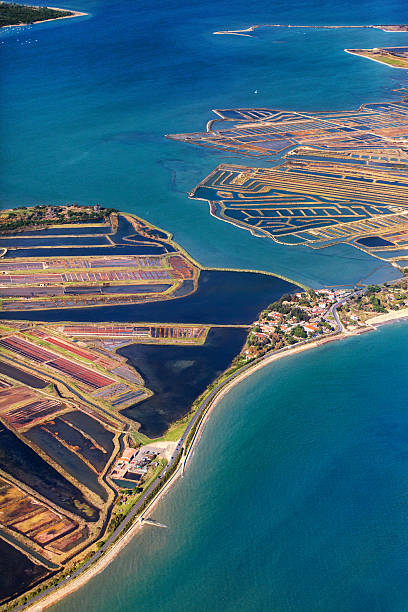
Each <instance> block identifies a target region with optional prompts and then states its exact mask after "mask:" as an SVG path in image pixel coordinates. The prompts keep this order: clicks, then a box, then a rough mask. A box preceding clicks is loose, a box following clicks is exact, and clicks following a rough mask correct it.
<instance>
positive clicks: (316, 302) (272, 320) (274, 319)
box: [244, 289, 350, 357]
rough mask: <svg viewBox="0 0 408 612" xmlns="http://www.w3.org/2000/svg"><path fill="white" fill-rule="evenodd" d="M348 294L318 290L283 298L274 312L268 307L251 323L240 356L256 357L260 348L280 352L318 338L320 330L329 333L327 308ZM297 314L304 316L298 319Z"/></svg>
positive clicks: (331, 290)
mask: <svg viewBox="0 0 408 612" xmlns="http://www.w3.org/2000/svg"><path fill="white" fill-rule="evenodd" d="M349 293H350V292H349V291H347V290H346V289H321V290H318V291H311V292H303V293H296V294H294V295H293V296H287V297H288V299H284V300H280V301H279V302H277V303H275V304H276V308H277V309H274V307H273V305H271V306H270V307H269V308H268V309H266V310H265V311H264V312H263V313H262V314H261V316H260V319H259V321H255V323H254V326H253V328H252V334H251V335H250V336H249V342H248V345H247V346H246V347H245V349H244V354H245V355H246V356H247V357H256V356H258V355H259V352H260V346H261V347H264V348H265V347H268V348H269V347H270V346H271V345H272V346H274V347H275V348H282V347H283V346H285V345H287V344H291V343H293V342H294V341H296V340H301V339H304V338H308V337H312V336H314V335H317V334H320V333H322V331H323V330H324V329H326V330H328V331H330V329H329V327H330V325H329V324H328V322H327V321H326V318H327V315H328V314H329V310H330V307H331V306H332V305H333V304H335V303H336V302H338V301H340V300H341V299H343V298H345V297H346V296H347V295H348V294H349ZM277 305H279V309H278V307H277ZM282 311H283V312H282ZM285 311H288V312H285ZM299 311H301V312H302V315H303V314H304V316H299ZM251 337H252V341H251Z"/></svg>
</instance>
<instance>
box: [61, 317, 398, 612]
mask: <svg viewBox="0 0 408 612" xmlns="http://www.w3.org/2000/svg"><path fill="white" fill-rule="evenodd" d="M407 343H408V324H406V323H402V324H395V325H389V326H384V327H383V328H381V329H380V331H378V332H373V333H370V334H366V335H364V336H358V337H354V338H351V339H348V340H345V341H341V342H338V343H337V344H332V345H329V346H326V347H320V348H318V349H316V350H312V351H311V352H310V353H308V354H307V353H305V354H303V355H298V356H293V357H290V358H288V359H284V360H281V361H280V362H277V363H275V364H272V365H270V366H268V367H266V368H265V369H264V370H262V371H259V372H257V373H255V374H253V375H252V376H251V377H249V378H248V379H247V380H245V381H244V382H243V383H242V384H240V385H238V386H237V387H235V388H234V389H233V390H232V391H231V392H230V393H229V394H228V395H227V396H226V397H225V398H224V399H223V400H222V401H221V402H220V404H219V405H218V406H217V408H216V410H215V412H214V413H213V415H212V416H211V419H210V421H209V424H208V425H207V427H206V430H205V432H204V435H203V437H202V438H201V440H200V443H199V445H198V447H197V449H196V451H195V455H194V457H193V460H192V462H191V464H190V466H189V468H188V470H187V471H186V473H185V476H184V478H183V480H181V481H178V483H177V485H176V486H175V487H174V488H173V489H172V490H171V492H170V493H168V494H167V497H166V498H165V500H164V501H163V502H162V503H161V505H160V506H159V508H158V509H157V510H156V511H155V512H154V513H153V516H154V518H155V519H157V520H159V521H161V522H163V523H165V524H167V525H168V529H158V528H156V527H144V528H143V530H142V532H141V533H140V535H137V536H136V537H135V538H134V539H133V541H132V542H131V543H130V544H129V545H128V546H127V548H125V549H124V550H123V551H122V552H121V553H120V555H119V556H118V557H117V558H116V560H115V561H114V562H113V563H112V564H111V565H110V566H109V567H108V568H107V569H106V570H104V571H103V572H102V573H101V574H100V575H99V576H97V577H96V578H95V579H93V580H92V581H91V582H89V583H88V584H87V585H86V586H85V587H84V588H83V589H81V590H80V591H78V592H77V593H74V594H73V595H72V596H70V597H69V598H67V599H66V600H65V601H63V602H61V603H60V604H58V605H56V606H55V608H53V609H55V611H56V612H80V611H83V610H92V611H93V610H95V611H98V612H112V611H113V610H115V611H118V612H119V611H131V610H137V611H138V612H152V611H154V612H159V611H160V612H190V611H194V612H210V611H211V612H221V611H222V612H259V611H262V612H263V611H265V612H405V611H406V610H408V581H407V571H408V512H407V507H408V470H407V468H408V442H407V440H408V413H407V388H406V376H407V369H408V355H407V350H406V347H407ZM384 364H387V367H384Z"/></svg>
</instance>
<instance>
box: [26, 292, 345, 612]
mask: <svg viewBox="0 0 408 612" xmlns="http://www.w3.org/2000/svg"><path fill="white" fill-rule="evenodd" d="M348 297H349V296H346V297H344V298H343V299H342V300H340V301H339V302H337V303H336V304H334V305H333V306H331V308H330V309H329V311H328V312H329V313H330V314H331V315H333V318H334V320H335V322H336V326H337V329H336V330H335V331H333V332H331V333H330V334H327V335H326V336H325V337H327V336H332V335H335V334H337V333H339V332H341V331H342V329H343V326H342V323H341V321H340V319H339V316H338V314H337V308H338V307H339V306H340V305H341V304H342V303H343V302H344V301H345V300H346V299H347V298H348ZM312 342H316V338H310V339H307V340H302V341H300V342H297V343H296V344H295V345H291V346H288V347H283V348H281V349H278V350H271V351H268V352H267V353H265V355H263V356H262V357H258V358H257V359H254V360H253V361H251V362H250V363H248V364H245V365H243V366H241V367H240V368H238V369H237V370H235V371H234V372H233V373H232V374H230V375H229V376H227V377H226V378H224V379H223V380H222V381H220V382H219V383H218V384H217V385H216V386H215V387H214V389H212V390H211V391H210V392H209V393H208V395H207V396H206V397H205V398H204V400H203V401H202V403H201V407H200V409H199V410H198V411H197V412H196V413H195V414H194V415H193V417H192V419H191V421H190V423H189V424H188V426H187V428H186V430H185V432H184V434H183V435H182V437H181V438H180V440H179V441H178V443H177V446H176V448H175V449H174V451H173V454H172V455H171V457H170V460H169V462H168V464H167V465H166V467H165V468H164V469H163V470H162V472H161V473H160V474H159V475H158V476H157V478H156V479H155V480H154V481H153V482H152V483H151V485H150V486H149V488H148V489H147V490H146V491H145V493H144V494H143V495H142V497H141V498H140V499H139V500H138V501H137V502H136V504H135V505H134V506H133V508H132V509H131V510H130V512H129V514H128V515H127V516H126V517H125V518H124V519H123V521H122V522H121V523H120V524H119V525H118V527H117V528H116V529H115V531H113V533H112V534H111V535H110V536H109V538H108V539H107V540H106V542H105V543H104V544H103V546H101V548H100V549H99V550H98V551H97V552H96V553H95V554H94V555H93V556H92V558H91V559H89V561H87V562H86V563H84V565H82V566H81V567H80V568H78V569H77V570H76V571H74V572H72V574H70V575H69V576H67V577H66V578H64V579H63V580H61V581H60V582H59V583H58V585H55V586H50V587H49V588H48V589H46V590H44V591H43V592H42V593H39V594H38V595H36V596H34V597H33V598H31V599H30V601H29V602H27V603H26V604H21V605H19V606H17V607H16V608H15V610H24V609H27V608H28V607H29V606H33V605H34V604H37V603H39V602H40V601H41V600H42V599H44V598H45V597H47V596H48V595H51V594H52V593H54V592H55V591H56V590H57V589H59V588H61V587H63V586H65V585H67V584H68V583H69V582H70V581H72V580H75V579H76V578H78V577H79V576H81V575H82V574H83V573H84V572H86V571H87V570H88V569H89V568H90V567H91V566H92V565H94V564H95V563H96V562H97V561H98V560H99V559H100V558H101V557H102V556H103V554H104V553H105V552H106V551H107V550H108V549H109V548H110V547H111V546H112V545H113V544H114V542H115V541H116V540H117V538H119V536H120V534H121V532H122V531H123V530H124V529H125V527H126V526H127V525H129V527H130V524H131V523H132V522H133V520H134V519H135V518H136V516H137V515H138V513H139V511H140V509H141V507H142V505H143V504H144V502H145V501H146V499H147V498H149V496H150V495H151V494H152V493H153V492H154V490H155V488H156V487H157V486H158V484H159V483H160V482H161V481H162V479H163V477H164V476H165V475H166V474H167V472H168V471H169V470H170V469H171V468H173V467H174V464H175V462H176V461H177V458H178V456H179V453H180V451H181V450H182V449H183V448H185V447H184V445H185V443H186V441H187V438H188V436H189V434H190V432H191V430H192V429H193V428H194V427H196V426H197V425H198V427H197V429H196V430H195V432H194V435H193V438H192V440H191V443H190V445H189V448H188V449H187V452H186V454H185V458H184V462H183V468H182V470H183V471H184V467H185V465H186V462H187V460H188V458H189V457H190V455H191V453H192V450H193V448H194V443H195V442H196V440H197V438H198V436H199V433H200V432H199V430H200V427H199V422H200V421H201V419H203V418H204V416H205V415H206V413H207V410H208V409H209V408H210V406H211V403H212V402H213V400H214V399H215V398H216V396H217V395H218V394H219V393H220V391H221V390H222V389H223V388H224V387H226V386H227V385H228V384H229V383H230V382H231V381H232V380H233V379H234V378H236V377H237V376H240V375H241V374H243V373H244V372H246V371H248V370H250V369H252V368H253V367H254V366H256V365H258V364H259V363H261V362H262V361H265V360H266V359H267V358H269V357H271V356H272V355H273V356H275V355H277V354H282V353H285V352H288V351H290V350H291V349H293V348H297V347H299V346H303V345H305V344H310V343H312ZM33 369H34V368H33ZM64 384H66V383H64ZM170 481H171V478H170V480H169V481H167V483H169V482H170ZM167 483H166V484H167ZM160 491H162V489H160ZM155 499H156V496H155V497H153V498H152V500H151V501H150V503H149V504H148V506H147V507H146V508H145V509H144V511H143V512H142V514H141V515H140V517H139V518H142V517H143V515H145V514H147V513H148V512H149V511H150V507H151V505H152V504H153V502H154V501H155Z"/></svg>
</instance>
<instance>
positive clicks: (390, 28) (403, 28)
mask: <svg viewBox="0 0 408 612" xmlns="http://www.w3.org/2000/svg"><path fill="white" fill-rule="evenodd" d="M257 28H308V29H314V30H321V29H322V30H340V29H343V28H347V29H361V28H373V29H377V30H383V32H408V25H406V24H400V25H398V24H396V25H291V24H281V23H259V24H255V25H252V26H249V28H245V29H241V30H218V31H217V32H213V34H232V35H234V36H251V34H249V32H253V31H254V30H256V29H257Z"/></svg>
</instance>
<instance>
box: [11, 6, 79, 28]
mask: <svg viewBox="0 0 408 612" xmlns="http://www.w3.org/2000/svg"><path fill="white" fill-rule="evenodd" d="M34 8H49V9H52V10H53V11H62V12H65V11H70V12H71V13H72V15H64V17H53V18H52V19H40V20H39V21H33V22H32V23H13V24H12V25H6V26H3V28H22V27H23V26H28V25H35V24H36V23H47V21H60V20H61V19H72V18H73V17H85V16H86V15H89V13H81V12H80V11H71V9H63V8H57V7H56V6H46V7H40V6H38V7H34Z"/></svg>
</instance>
